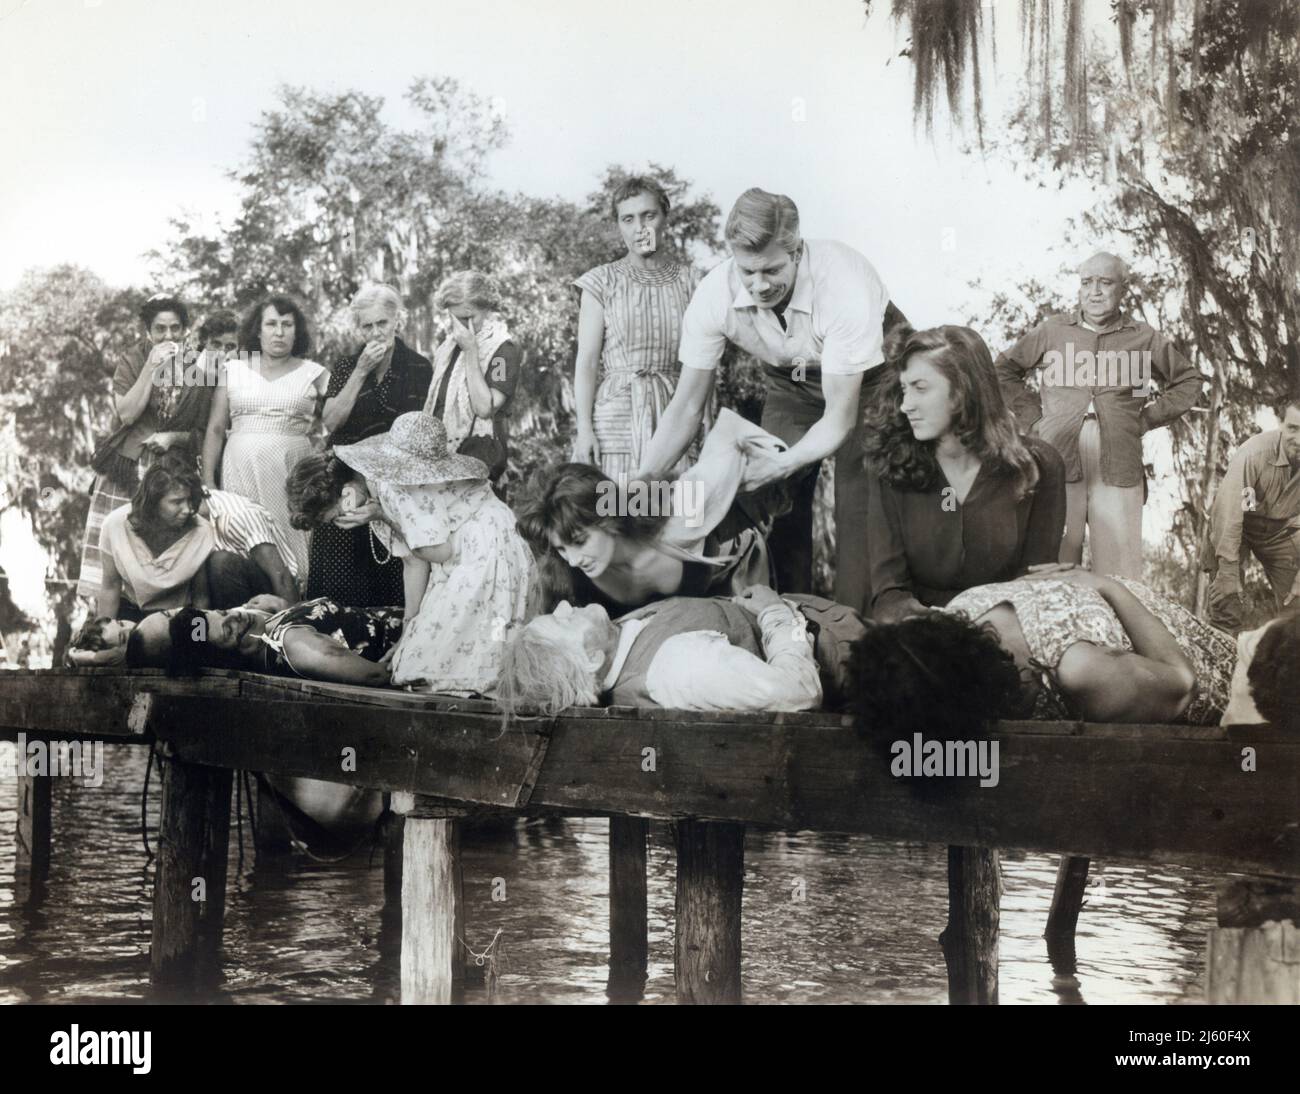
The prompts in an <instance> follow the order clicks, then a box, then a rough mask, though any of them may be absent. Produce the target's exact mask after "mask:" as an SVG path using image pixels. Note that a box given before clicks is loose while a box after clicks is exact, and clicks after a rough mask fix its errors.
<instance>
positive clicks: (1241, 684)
mask: <svg viewBox="0 0 1300 1094" xmlns="http://www.w3.org/2000/svg"><path fill="white" fill-rule="evenodd" d="M1276 622H1277V620H1271V621H1270V622H1269V623H1265V624H1264V625H1263V626H1262V627H1256V628H1255V629H1254V630H1253V631H1242V632H1241V633H1240V634H1239V635H1237V664H1236V665H1235V666H1234V668H1233V670H1232V683H1231V684H1229V685H1228V708H1227V709H1226V710H1225V711H1224V712H1223V718H1222V719H1221V720H1220V724H1221V725H1225V726H1248V725H1255V724H1256V723H1259V722H1266V721H1268V719H1267V718H1265V717H1264V716H1263V715H1262V714H1260V712H1259V710H1258V709H1257V708H1256V706H1255V700H1254V697H1253V696H1252V695H1251V694H1250V676H1249V673H1250V663H1251V661H1253V660H1254V658H1255V649H1256V648H1257V647H1258V646H1259V640H1260V639H1261V638H1263V637H1264V632H1265V631H1266V630H1268V628H1269V627H1270V626H1271V625H1272V624H1273V623H1276Z"/></svg>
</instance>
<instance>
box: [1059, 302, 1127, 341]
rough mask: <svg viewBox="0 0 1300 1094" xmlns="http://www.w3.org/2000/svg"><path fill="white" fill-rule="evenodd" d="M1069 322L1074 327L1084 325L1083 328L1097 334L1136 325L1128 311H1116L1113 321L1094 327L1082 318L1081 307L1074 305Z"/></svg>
mask: <svg viewBox="0 0 1300 1094" xmlns="http://www.w3.org/2000/svg"><path fill="white" fill-rule="evenodd" d="M1070 324H1071V325H1072V326H1076V327H1084V328H1085V329H1087V330H1090V331H1094V332H1095V333H1097V334H1109V333H1110V332H1111V331H1116V330H1123V329H1124V328H1125V327H1134V326H1136V325H1137V324H1136V322H1135V321H1134V319H1133V317H1132V316H1131V315H1129V313H1128V312H1126V311H1120V312H1117V313H1116V315H1115V319H1114V321H1113V322H1111V323H1107V324H1106V326H1104V327H1094V326H1091V325H1090V324H1089V323H1088V321H1087V320H1085V319H1084V318H1083V308H1082V307H1076V308H1075V309H1074V314H1073V316H1071V318H1070Z"/></svg>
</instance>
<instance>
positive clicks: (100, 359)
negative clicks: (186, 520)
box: [0, 266, 139, 656]
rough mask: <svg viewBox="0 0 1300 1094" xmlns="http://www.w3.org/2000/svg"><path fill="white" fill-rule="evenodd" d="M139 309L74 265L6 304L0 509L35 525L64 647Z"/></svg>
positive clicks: (32, 276)
mask: <svg viewBox="0 0 1300 1094" xmlns="http://www.w3.org/2000/svg"><path fill="white" fill-rule="evenodd" d="M138 302H139V294H133V293H130V292H127V291H118V290H113V289H110V288H109V287H108V286H107V285H105V284H104V282H103V281H101V280H100V279H99V278H98V277H96V276H95V275H94V274H93V273H91V272H89V271H88V270H84V269H81V268H79V267H76V266H58V267H55V268H53V269H41V270H30V271H28V272H27V273H26V274H25V275H24V276H23V278H22V280H21V281H20V282H19V284H18V286H17V287H16V288H15V289H14V290H13V291H12V292H10V293H7V294H5V295H4V297H3V298H2V299H0V485H3V489H4V493H3V495H2V496H0V509H7V508H9V507H11V506H17V507H19V508H20V509H21V510H22V511H23V512H24V513H26V514H28V515H29V516H30V518H31V521H32V527H33V531H34V533H35V537H36V541H37V543H38V544H39V545H40V546H41V547H42V548H43V549H44V550H45V552H46V553H47V555H48V556H49V559H50V566H49V576H50V579H51V580H50V585H49V592H50V595H51V599H52V600H53V601H54V604H55V610H56V614H57V616H58V618H59V619H60V621H61V624H60V631H61V637H62V641H64V642H66V637H67V635H66V630H65V628H66V627H67V626H68V621H69V620H70V618H71V613H72V609H73V607H74V605H75V594H74V592H73V584H72V583H73V582H74V580H75V578H76V576H77V572H78V569H79V566H80V553H81V538H82V532H83V529H84V527H85V523H86V512H87V510H88V508H89V497H88V494H87V491H88V488H89V486H90V484H91V480H92V478H93V476H92V475H91V473H90V470H89V465H90V456H91V453H92V452H93V451H94V443H95V440H96V439H97V437H99V436H101V435H103V434H104V433H106V432H107V431H108V429H109V427H110V425H111V416H112V405H111V402H110V381H111V377H112V372H113V362H114V359H115V356H116V355H117V354H119V353H121V352H123V351H125V350H126V349H127V348H128V347H129V346H130V345H131V344H132V343H133V342H134V341H135V340H136V339H137V338H138V337H139V325H138V323H137V321H136V316H135V309H136V307H137V306H138ZM55 652H56V656H57V655H58V654H60V653H61V652H62V644H61V642H60V641H59V639H58V638H56V650H55Z"/></svg>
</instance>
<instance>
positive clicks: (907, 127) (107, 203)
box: [0, 0, 1174, 589]
mask: <svg viewBox="0 0 1300 1094" xmlns="http://www.w3.org/2000/svg"><path fill="white" fill-rule="evenodd" d="M889 7H890V4H889V3H888V0H875V3H874V4H873V9H874V10H873V13H872V15H871V16H870V17H869V18H866V17H864V15H863V9H862V4H861V3H860V0H805V2H804V3H803V4H802V5H796V4H792V3H790V2H789V0H655V2H654V3H651V4H645V5H627V4H613V3H609V2H608V0H550V2H548V3H545V4H541V3H536V2H525V0H432V2H430V0H369V2H368V3H365V4H356V3H341V2H339V0H310V2H307V0H274V3H271V2H266V0H261V2H254V0H222V2H221V3H219V4H218V3H211V2H208V0H172V2H170V3H163V2H162V0H0V147H4V148H5V149H6V150H7V152H8V153H9V156H8V169H7V170H4V171H0V290H4V289H8V288H12V287H13V286H14V284H16V282H17V281H18V279H19V277H20V276H21V274H22V273H23V271H24V270H27V269H29V268H31V267H36V266H53V265H57V264H59V263H64V262H72V263H77V264H79V265H82V266H85V267H88V268H89V269H91V270H93V271H95V272H96V273H98V274H99V275H100V276H101V277H103V278H104V279H105V280H107V281H108V282H109V283H110V284H112V285H115V286H126V285H134V286H138V287H140V288H152V287H153V286H151V285H150V282H149V268H148V265H147V263H146V261H145V258H144V255H145V254H146V252H148V251H149V250H150V249H152V248H154V247H159V246H161V245H162V244H163V243H164V242H165V241H166V240H167V239H168V237H169V228H168V220H169V218H170V217H172V216H174V215H176V214H178V213H180V212H182V211H184V212H186V213H187V214H188V215H189V216H190V218H191V220H192V222H194V223H197V224H199V225H200V226H207V227H215V226H217V225H219V224H220V222H221V219H222V218H223V217H225V218H229V217H230V215H231V214H232V213H233V212H234V211H235V209H236V206H237V200H238V192H237V189H236V186H235V184H234V183H233V182H232V181H231V180H230V178H229V172H230V171H232V170H236V169H238V168H239V167H240V166H241V164H242V163H244V162H245V159H246V157H247V155H248V149H249V142H250V139H251V137H252V134H253V126H254V125H255V124H256V122H257V121H258V119H259V117H260V116H261V114H262V112H263V111H265V110H268V109H270V108H272V107H273V106H274V104H275V93H276V89H277V87H279V86H280V85H282V84H291V85H299V86H306V87H311V88H313V89H315V90H317V91H344V90H348V89H357V90H359V91H362V92H364V93H366V94H368V95H372V96H381V97H382V98H383V99H384V100H385V104H386V105H385V107H384V112H383V120H384V121H385V122H388V123H390V124H399V125H400V124H401V123H402V122H403V120H404V106H403V102H402V93H403V91H404V90H405V88H406V87H407V86H408V85H409V83H410V82H411V80H412V79H413V78H415V77H416V76H443V75H446V76H454V77H456V78H457V79H458V80H460V81H461V82H462V83H463V84H464V85H465V86H466V87H468V88H469V89H471V90H473V91H475V92H477V93H478V94H480V95H482V96H484V97H485V98H487V99H489V100H492V101H493V102H494V103H495V105H496V107H497V109H498V110H499V111H500V112H501V113H502V114H503V116H504V117H505V119H506V122H507V124H508V126H509V128H510V131H511V134H512V135H511V139H510V141H509V144H508V145H507V146H506V147H505V148H503V149H502V150H500V151H498V152H495V153H493V154H492V156H491V158H490V159H489V161H488V181H489V182H490V183H491V184H492V185H494V186H497V187H500V188H502V189H504V190H507V191H520V192H523V193H527V194H532V195H536V196H559V197H561V198H567V199H570V200H577V199H581V198H584V197H585V196H586V195H587V194H588V193H589V192H590V191H592V190H593V189H595V187H596V184H597V180H598V179H599V177H600V176H601V174H602V173H603V170H604V168H605V167H606V166H607V165H608V164H611V163H619V164H622V165H627V166H630V167H639V166H644V165H646V164H648V163H650V162H652V161H653V162H658V163H661V164H665V165H669V166H672V167H673V168H675V169H676V171H677V172H678V174H679V176H682V177H685V178H688V179H691V180H693V182H694V183H695V185H696V187H697V189H698V190H699V191H702V192H706V193H709V194H711V195H712V197H713V198H714V200H715V201H716V202H717V203H718V204H719V205H720V206H721V208H722V210H723V212H724V214H725V212H726V210H727V209H728V208H729V207H730V205H731V203H732V202H733V201H734V200H735V198H736V197H737V196H738V195H739V194H740V193H741V192H742V191H744V190H745V189H747V188H748V187H750V186H762V187H763V188H765V189H767V190H773V191H778V192H783V193H787V194H789V195H790V196H791V197H793V198H794V200H795V201H796V203H797V204H798V206H799V209H800V214H801V220H802V228H803V234H804V235H805V236H806V237H807V238H809V239H817V238H833V239H839V240H843V241H844V242H846V243H849V244H851V245H852V246H854V247H857V248H858V249H859V250H861V251H862V252H863V253H864V254H866V255H867V257H868V258H869V259H870V260H871V261H872V263H873V264H874V265H875V267H876V269H877V270H878V272H879V273H880V274H881V276H882V277H883V279H884V281H885V284H886V285H887V286H888V288H889V290H890V295H891V297H892V299H893V300H894V301H895V302H896V303H897V304H898V305H899V307H901V308H902V309H903V311H904V312H905V313H906V314H907V316H908V317H909V319H911V321H912V322H913V323H914V324H915V325H917V326H918V327H924V326H931V325H936V324H939V323H945V322H964V321H965V320H966V318H967V317H968V316H970V315H972V314H977V313H978V312H979V311H981V310H982V309H981V307H980V305H981V304H982V302H983V301H984V300H985V299H986V297H987V293H988V292H991V291H993V290H995V289H1009V288H1011V287H1013V286H1014V285H1015V283H1016V281H1017V280H1018V279H1019V278H1021V277H1025V276H1030V275H1032V276H1035V277H1037V278H1038V279H1039V280H1041V281H1043V282H1044V283H1045V284H1046V285H1048V286H1049V287H1050V288H1052V289H1054V290H1056V291H1057V292H1060V293H1064V294H1072V293H1073V291H1074V288H1075V285H1076V284H1077V282H1076V281H1075V279H1074V278H1073V277H1072V276H1071V275H1069V274H1068V273H1067V272H1065V271H1066V270H1067V269H1068V268H1072V267H1073V265H1075V264H1077V262H1078V261H1079V260H1080V259H1082V258H1084V257H1086V256H1085V255H1081V254H1072V253H1070V252H1068V251H1066V250H1064V249H1063V232H1064V226H1065V222H1066V220H1067V218H1069V217H1073V216H1077V215H1078V214H1079V213H1080V212H1081V211H1082V210H1083V209H1084V208H1086V207H1087V206H1088V205H1090V204H1091V203H1092V201H1093V200H1095V195H1092V194H1090V193H1089V192H1088V191H1087V190H1086V189H1083V188H1082V187H1080V186H1078V185H1069V186H1065V187H1064V188H1062V187H1061V186H1060V185H1059V180H1057V179H1056V178H1054V177H1053V176H1051V175H1050V174H1049V173H1047V172H1044V173H1043V174H1041V175H1040V176H1037V177H1030V178H1024V177H1022V176H1021V174H1020V173H1018V172H1016V171H1013V170H1011V169H1010V168H1009V167H1007V166H1006V165H1004V164H1001V163H999V162H998V161H996V160H994V159H992V158H988V159H985V158H983V157H981V156H978V155H971V154H965V153H963V152H962V151H961V148H962V147H963V146H964V145H965V144H966V143H967V140H968V137H967V135H966V134H964V133H963V132H962V131H961V130H960V129H957V130H954V129H953V128H952V127H951V126H950V125H949V124H948V123H947V121H946V119H945V117H944V115H943V113H942V111H941V115H940V119H939V121H938V123H937V125H936V130H935V133H934V135H933V138H931V137H930V136H928V135H927V134H926V133H925V132H924V130H923V129H918V128H917V127H916V126H914V124H913V116H912V69H911V65H910V62H909V61H908V60H907V59H906V58H902V57H899V56H898V53H899V51H900V50H901V49H902V48H903V47H904V46H905V44H906V39H905V33H903V32H900V31H899V30H898V29H897V28H896V27H895V26H894V24H893V22H892V21H891V20H890V18H889V16H888V9H889ZM984 8H985V18H988V17H990V16H992V17H993V19H994V22H995V24H996V26H997V28H998V34H997V59H996V67H995V66H994V65H993V64H992V58H991V57H989V56H987V55H986V56H985V58H984V60H983V65H984V68H985V72H986V83H985V102H986V111H985V115H986V122H987V124H988V125H989V126H990V127H991V128H992V129H993V130H996V128H997V125H998V122H999V120H1000V118H1001V117H1002V116H1003V114H1004V112H1005V110H1006V108H1007V107H1008V106H1009V105H1010V102H1011V99H1012V97H1013V96H1014V95H1015V94H1017V93H1018V91H1019V89H1020V87H1021V85H1022V82H1023V80H1022V73H1023V67H1024V66H1023V57H1022V55H1021V52H1020V41H1019V23H1018V16H1017V13H1018V9H1019V0H988V2H986V3H985V5H984ZM1108 8H1109V5H1108V4H1106V3H1102V2H1100V0H1099V2H1097V3H1094V4H1093V5H1092V6H1091V8H1090V9H1089V12H1090V14H1089V18H1090V19H1091V21H1092V25H1093V29H1094V30H1099V31H1102V32H1103V33H1104V32H1105V30H1106V29H1107V27H1106V15H1107V11H1108ZM1096 242H1097V243H1098V245H1106V244H1109V243H1110V242H1111V241H1106V240H1098V241H1096ZM975 280H978V281H980V282H981V284H982V285H983V286H984V289H983V290H980V291H975V290H972V289H971V288H970V287H969V283H970V282H971V281H975ZM991 348H992V349H993V351H994V352H995V353H996V352H997V351H998V350H1000V349H1002V348H1004V347H1002V346H1000V345H996V344H994V345H992V346H991ZM1153 443H1154V445H1155V446H1156V447H1157V448H1160V447H1161V446H1162V445H1165V441H1164V438H1163V436H1161V437H1160V438H1154V439H1153ZM1149 454H1150V453H1149ZM1167 458H1168V457H1167V455H1164V456H1160V455H1157V459H1162V460H1167ZM1173 504H1174V499H1173V498H1172V497H1170V498H1167V499H1164V500H1163V501H1162V500H1161V499H1160V498H1158V497H1156V496H1154V495H1153V502H1152V504H1151V505H1149V507H1148V517H1147V537H1148V539H1149V540H1150V539H1151V538H1152V537H1153V536H1159V535H1160V532H1161V527H1162V525H1163V526H1167V522H1168V513H1169V511H1170V509H1171V507H1172V505H1173ZM16 538H21V537H15V535H14V534H13V532H12V530H11V531H10V533H9V534H8V535H7V536H0V542H6V541H7V544H9V545H13V544H14V543H15V541H16ZM0 554H2V555H8V556H10V557H8V558H0V565H4V566H6V568H8V570H9V573H10V574H11V575H14V574H15V573H16V572H17V570H18V569H23V568H25V569H24V573H25V572H26V570H31V571H32V572H31V575H30V576H31V578H32V579H33V580H32V581H31V587H32V588H34V589H39V588H40V586H41V583H40V572H39V571H40V570H41V568H42V566H43V564H42V563H41V562H40V561H39V560H36V559H35V558H33V557H32V556H31V554H30V552H28V553H27V555H26V557H25V559H23V560H20V559H17V558H14V557H12V551H10V550H8V549H6V550H4V551H0ZM25 584H26V581H24V582H16V583H15V587H16V588H17V586H18V585H25Z"/></svg>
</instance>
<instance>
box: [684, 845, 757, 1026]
mask: <svg viewBox="0 0 1300 1094" xmlns="http://www.w3.org/2000/svg"><path fill="white" fill-rule="evenodd" d="M676 827H677V941H676V949H675V953H674V962H673V964H674V968H675V970H676V975H677V1001H678V1002H679V1003H739V1002H740V1001H741V997H740V900H741V893H742V891H743V890H744V885H745V826H744V825H743V824H721V823H712V822H709V821H697V820H684V821H678V822H677V826H676Z"/></svg>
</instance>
